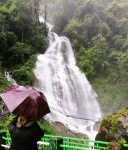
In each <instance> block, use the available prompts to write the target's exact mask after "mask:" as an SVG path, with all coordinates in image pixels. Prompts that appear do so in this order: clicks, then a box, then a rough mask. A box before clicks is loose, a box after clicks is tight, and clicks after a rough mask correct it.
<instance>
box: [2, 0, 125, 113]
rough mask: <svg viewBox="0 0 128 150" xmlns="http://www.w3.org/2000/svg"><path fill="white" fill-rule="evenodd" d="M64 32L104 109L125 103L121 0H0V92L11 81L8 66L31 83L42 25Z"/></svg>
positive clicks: (42, 41) (41, 48) (43, 42)
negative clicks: (48, 24) (8, 79)
mask: <svg viewBox="0 0 128 150" xmlns="http://www.w3.org/2000/svg"><path fill="white" fill-rule="evenodd" d="M40 15H42V16H43V17H44V20H45V21H48V22H50V23H52V24H53V25H54V28H53V31H54V32H56V33H57V34H59V35H64V36H67V37H68V38H69V39H70V41H71V43H72V46H73V49H74V51H75V57H76V60H77V65H78V66H79V67H80V69H81V70H82V72H84V73H85V75H86V76H87V78H88V80H89V81H90V83H91V84H92V86H93V88H94V90H95V91H96V92H97V93H98V95H99V102H100V105H101V109H102V111H103V113H104V114H110V113H112V112H115V111H117V110H119V109H121V108H123V107H126V106H127V105H128V95H127V93H128V1H127V0H116V1H115V0H75V1H74V0H28V1H26V0H1V1H0V92H2V91H3V90H4V89H6V88H7V87H8V86H10V85H11V83H10V82H7V81H6V79H5V77H4V71H9V72H10V74H11V75H12V76H13V78H14V79H15V80H16V81H17V82H18V83H19V84H22V85H32V83H33V81H34V74H33V71H32V68H34V65H35V62H36V54H38V53H44V52H45V50H46V49H47V46H48V40H47V33H48V28H47V27H46V24H45V23H41V22H40V21H39V16H40Z"/></svg>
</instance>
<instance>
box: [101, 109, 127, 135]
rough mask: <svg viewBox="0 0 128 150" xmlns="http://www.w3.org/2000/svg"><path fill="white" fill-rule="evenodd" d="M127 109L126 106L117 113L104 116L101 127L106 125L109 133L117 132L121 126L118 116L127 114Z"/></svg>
mask: <svg viewBox="0 0 128 150" xmlns="http://www.w3.org/2000/svg"><path fill="white" fill-rule="evenodd" d="M126 111H127V109H126V108H124V109H122V110H120V111H119V112H117V113H114V114H112V115H109V116H105V117H103V120H102V122H101V124H100V128H101V127H104V126H105V127H106V129H107V130H108V131H109V133H112V134H115V133H116V132H117V130H118V128H119V123H120V121H119V120H118V118H119V117H120V116H122V115H123V114H125V112H126Z"/></svg>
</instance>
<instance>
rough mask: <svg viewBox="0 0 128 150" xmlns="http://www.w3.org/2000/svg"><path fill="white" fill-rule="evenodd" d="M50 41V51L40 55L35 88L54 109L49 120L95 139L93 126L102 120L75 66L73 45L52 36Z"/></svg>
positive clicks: (94, 96) (83, 76)
mask: <svg viewBox="0 0 128 150" xmlns="http://www.w3.org/2000/svg"><path fill="white" fill-rule="evenodd" d="M48 38H49V47H48V49H47V51H46V53H45V54H40V55H38V58H37V62H36V68H35V69H34V74H35V77H36V81H35V84H34V86H35V88H37V89H39V90H40V91H42V92H43V93H44V94H45V95H46V97H47V100H48V104H49V106H50V109H51V113H50V114H48V115H46V118H47V119H49V120H51V121H59V122H62V123H63V124H64V125H65V126H67V127H68V128H69V129H71V130H72V131H74V132H80V133H84V134H87V135H88V136H89V138H90V139H94V138H95V135H96V133H97V132H95V131H94V130H93V126H94V124H95V122H97V121H100V119H101V117H102V116H101V110H100V107H99V104H98V102H97V94H96V93H95V91H94V90H93V89H92V87H91V85H90V84H89V82H88V80H87V78H86V76H85V75H84V74H83V73H82V72H81V71H80V69H79V68H78V67H77V66H76V61H75V58H74V53H73V50H72V47H71V43H70V41H69V40H68V39H67V38H66V37H59V36H58V35H57V34H55V33H52V32H49V35H48Z"/></svg>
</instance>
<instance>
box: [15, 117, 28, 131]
mask: <svg viewBox="0 0 128 150" xmlns="http://www.w3.org/2000/svg"><path fill="white" fill-rule="evenodd" d="M26 122H27V119H26V117H25V116H20V117H18V120H17V124H16V126H17V127H18V128H20V127H22V126H24V125H25V124H26Z"/></svg>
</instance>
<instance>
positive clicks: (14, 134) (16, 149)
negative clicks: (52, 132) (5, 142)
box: [8, 116, 44, 150]
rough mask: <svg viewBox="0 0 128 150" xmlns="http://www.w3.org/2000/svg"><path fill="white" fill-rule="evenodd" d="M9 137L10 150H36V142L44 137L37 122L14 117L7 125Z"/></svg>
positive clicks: (22, 117)
mask: <svg viewBox="0 0 128 150" xmlns="http://www.w3.org/2000/svg"><path fill="white" fill-rule="evenodd" d="M8 130H9V133H10V136H11V141H12V142H11V146H10V150H38V147H37V142H38V141H39V140H40V139H41V138H42V137H43V136H44V132H43V130H42V129H41V128H40V127H39V125H38V124H37V122H33V121H32V122H31V121H28V120H27V118H26V117H24V116H19V117H15V118H14V119H13V120H12V121H11V122H10V124H9V125H8Z"/></svg>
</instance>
